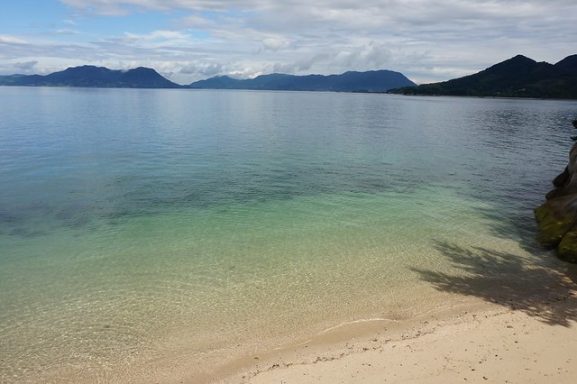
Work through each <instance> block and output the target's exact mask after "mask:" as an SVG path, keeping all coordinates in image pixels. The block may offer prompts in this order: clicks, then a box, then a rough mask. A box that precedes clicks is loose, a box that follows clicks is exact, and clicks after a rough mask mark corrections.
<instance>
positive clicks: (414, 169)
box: [0, 87, 577, 383]
mask: <svg viewBox="0 0 577 384" xmlns="http://www.w3.org/2000/svg"><path fill="white" fill-rule="evenodd" d="M576 114H577V103H576V102H568V101H543V100H513V99H511V100H508V99H502V100H496V99H477V98H444V97H438V98H428V97H401V96H390V95H369V94H338V93H312V92H249V91H192V90H190V91H187V90H124V89H116V90H108V89H65V88H52V89H51V88H11V87H0V183H1V187H0V382H2V383H20V382H31V383H32V382H42V383H46V382H54V383H63V382H79V381H86V382H98V381H108V382H114V381H118V382H130V381H131V380H133V381H134V382H146V380H143V379H142V378H143V377H162V370H163V364H164V365H167V366H168V365H170V366H171V367H175V366H178V367H181V368H183V369H190V370H200V371H202V370H206V372H208V374H210V369H209V368H208V367H209V366H210V364H209V362H211V361H212V362H218V361H222V358H223V356H229V355H230V354H232V351H236V352H238V353H239V354H240V355H242V354H250V353H252V352H253V351H257V350H259V348H264V347H267V348H268V347H274V346H276V345H279V343H282V342H285V341H287V340H290V339H291V338H298V337H300V336H302V337H306V336H307V335H310V334H313V333H315V332H319V331H321V330H322V329H325V328H328V327H331V326H334V325H336V324H340V323H343V322H347V321H354V320H358V319H362V318H372V317H384V318H391V319H403V318H407V317H411V316H415V315H418V314H421V313H423V312H425V311H430V310H434V309H435V308H438V306H440V305H443V302H442V292H438V291H437V290H434V289H432V288H431V287H430V286H429V284H428V283H427V282H425V281H422V279H421V278H420V275H419V273H417V272H415V269H419V270H430V271H442V272H452V273H459V271H457V270H455V268H454V265H453V264H452V263H451V261H450V260H449V259H448V258H447V257H446V254H445V253H444V252H443V249H452V248H451V247H463V248H466V247H473V246H474V247H483V248H488V249H495V250H498V251H500V252H507V253H508V254H511V255H512V256H511V257H521V258H530V257H532V254H533V252H532V251H531V250H532V249H534V244H533V243H532V240H531V236H532V231H533V229H534V228H533V221H532V220H533V219H532V211H531V210H532V209H533V208H534V207H535V206H536V205H537V204H538V203H539V202H540V201H541V200H542V199H543V194H544V193H545V192H546V191H547V190H548V189H549V186H550V180H551V179H552V178H553V177H554V176H556V174H557V173H559V172H560V171H561V170H562V169H563V167H564V166H565V162H566V158H567V155H568V149H569V147H570V140H569V136H570V135H571V134H573V132H571V129H570V121H571V119H574V118H575V117H576ZM533 257H534V256H533ZM211 359H212V360H211ZM147 370H149V371H150V372H148V371H147ZM133 372H139V374H140V375H142V376H132V375H133ZM159 372H160V373H159ZM147 375H151V376H147ZM154 375H158V376H154ZM135 377H136V378H135ZM138 377H140V379H138ZM127 378H132V379H131V380H129V379H127Z"/></svg>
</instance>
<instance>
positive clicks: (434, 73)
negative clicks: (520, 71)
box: [0, 0, 577, 84]
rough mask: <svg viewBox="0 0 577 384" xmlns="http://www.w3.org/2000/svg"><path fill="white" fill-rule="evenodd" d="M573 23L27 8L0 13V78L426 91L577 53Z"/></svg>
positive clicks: (141, 2) (502, 13)
mask: <svg viewBox="0 0 577 384" xmlns="http://www.w3.org/2000/svg"><path fill="white" fill-rule="evenodd" d="M576 14H577V3H576V2H574V1H569V0H550V1H549V2H542V1H536V0H528V1H520V0H491V1H488V0H481V1H470V0H431V1H426V0H366V1H364V2H363V3H362V5H361V4H360V3H359V2H358V1H351V0H333V1H328V0H317V1H315V2H313V3H309V2H306V1H303V0H286V1H283V2H278V1H271V0H228V1H226V0H211V1H209V0H116V1H114V0H46V1H42V2H37V1H32V0H20V1H18V2H17V3H12V4H10V5H6V6H4V7H3V12H2V15H0V21H1V23H0V25H2V28H1V29H0V74H14V73H24V74H32V73H38V74H46V73H50V72H54V71H59V70H63V69H65V68H67V67H70V66H77V65H85V64H92V65H99V66H106V67H108V68H111V69H129V68H134V67H137V66H146V67H152V68H154V69H156V70H157V71H158V72H160V73H161V74H162V75H164V76H166V77H167V78H169V79H171V80H173V81H175V82H177V83H181V84H186V83H190V82H192V81H196V80H200V79H204V78H208V77H212V76H217V75H232V76H236V77H242V78H244V77H254V76H257V75H260V74H266V73H273V72H282V73H289V74H297V75H303V74H310V73H318V74H331V73H342V72H345V71H348V70H356V71H365V70H376V69H389V70H394V71H399V72H402V73H403V74H405V75H406V76H407V77H409V78H410V79H411V80H413V81H415V82H417V83H426V82H435V81H442V80H447V79H451V78H455V77H460V76H464V75H467V74H471V73H474V72H477V71H479V70H482V69H484V68H486V67H488V66H490V65H492V64H495V63H497V62H499V61H502V60H505V59H508V58H510V57H512V56H515V55H516V54H523V55H525V56H528V57H531V58H533V59H535V60H537V61H547V62H551V63H555V62H557V61H559V60H561V59H563V58H564V57H566V56H568V55H571V54H575V53H577V49H576V48H575V43H574V36H575V29H576V27H575V25H574V15H576Z"/></svg>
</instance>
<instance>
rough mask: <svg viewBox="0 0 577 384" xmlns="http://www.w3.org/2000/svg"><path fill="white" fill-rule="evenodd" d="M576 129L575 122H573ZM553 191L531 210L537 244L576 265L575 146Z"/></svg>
mask: <svg viewBox="0 0 577 384" xmlns="http://www.w3.org/2000/svg"><path fill="white" fill-rule="evenodd" d="M573 126H574V127H575V128H577V120H575V121H573ZM553 185H554V186H555V189H553V190H552V191H551V192H549V193H548V194H547V196H546V199H547V201H546V202H545V203H544V204H542V205H541V206H540V207H538V208H537V209H535V218H536V219H537V225H538V227H539V233H538V235H537V239H538V240H539V242H540V243H541V244H543V245H544V246H547V247H551V248H557V253H558V255H559V257H560V258H561V259H563V260H566V261H568V262H571V263H577V143H576V144H574V145H573V147H572V148H571V151H570V153H569V164H568V165H567V167H565V170H564V171H563V172H562V173H561V174H560V175H559V176H557V177H556V178H555V179H554V180H553Z"/></svg>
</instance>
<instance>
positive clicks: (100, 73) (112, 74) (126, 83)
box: [0, 65, 416, 92]
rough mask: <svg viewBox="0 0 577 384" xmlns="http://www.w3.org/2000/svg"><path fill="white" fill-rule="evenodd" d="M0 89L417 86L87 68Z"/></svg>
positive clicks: (368, 79) (373, 76)
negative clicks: (194, 77) (178, 77)
mask: <svg viewBox="0 0 577 384" xmlns="http://www.w3.org/2000/svg"><path fill="white" fill-rule="evenodd" d="M0 85H20V86H63V87H102V88H193V89H253V90H257V89H258V90H287V91H337V92H386V91H388V90H389V89H392V88H399V87H406V86H414V85H416V84H415V83H413V82H412V81H411V80H409V79H407V78H406V77H405V76H404V75H403V74H401V73H399V72H393V71H388V70H380V71H368V72H346V73H343V74H341V75H329V76H323V75H308V76H294V75H285V74H278V73H275V74H270V75H262V76H258V77H256V78H254V79H243V80H241V79H234V78H231V77H228V76H217V77H212V78H209V79H206V80H201V81H197V82H194V83H192V84H189V85H184V86H183V85H179V84H176V83H173V82H171V81H170V80H167V79H166V78H164V77H162V76H161V75H160V74H158V72H156V71H155V70H154V69H151V68H143V67H140V68H135V69H130V70H128V71H120V70H111V69H108V68H104V67H95V66H92V65H84V66H81V67H72V68H68V69H66V70H64V71H60V72H54V73H51V74H49V75H46V76H41V75H10V76H0Z"/></svg>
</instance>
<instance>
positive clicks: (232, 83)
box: [188, 70, 416, 92]
mask: <svg viewBox="0 0 577 384" xmlns="http://www.w3.org/2000/svg"><path fill="white" fill-rule="evenodd" d="M415 85H416V84H415V83H413V82H412V81H411V80H409V79H408V78H407V77H406V76H405V75H403V74H402V73H399V72H394V71H388V70H380V71H367V72H353V71H350V72H345V73H343V74H340V75H328V76H323V75H307V76H294V75H284V74H280V73H273V74H270V75H262V76H258V77H255V78H254V79H246V80H240V79H233V78H231V77H229V76H217V77H212V78H210V79H207V80H201V81H197V82H194V83H192V84H190V85H189V86H188V87H189V88H194V89H252V90H273V91H334V92H386V91H388V90H390V89H393V88H399V87H409V86H415Z"/></svg>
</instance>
